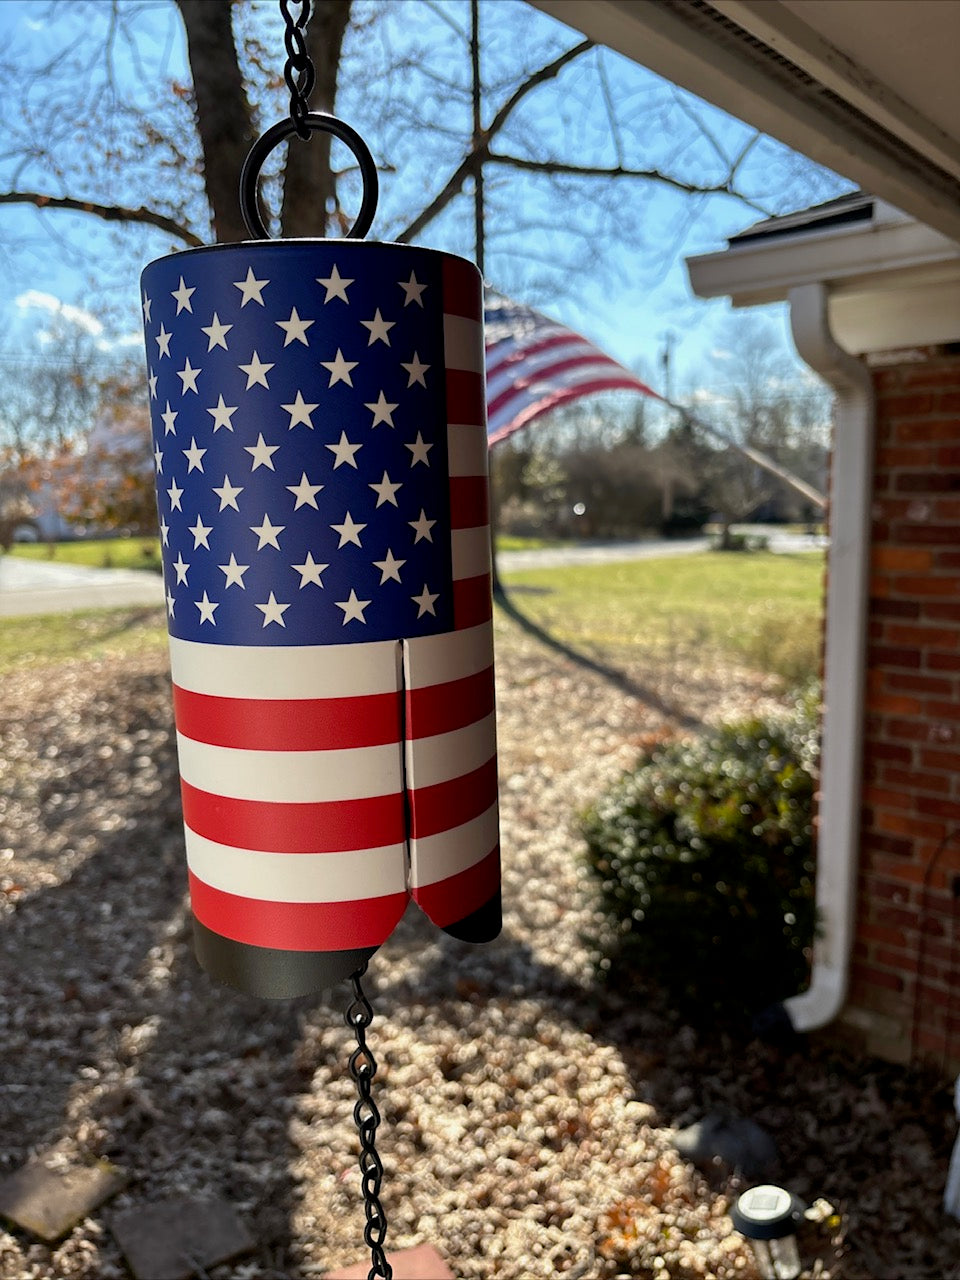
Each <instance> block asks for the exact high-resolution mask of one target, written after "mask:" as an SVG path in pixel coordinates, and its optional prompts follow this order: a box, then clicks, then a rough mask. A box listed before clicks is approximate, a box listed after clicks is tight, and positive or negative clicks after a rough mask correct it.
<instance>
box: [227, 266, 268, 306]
mask: <svg viewBox="0 0 960 1280" xmlns="http://www.w3.org/2000/svg"><path fill="white" fill-rule="evenodd" d="M233 283H234V287H235V288H237V289H239V290H240V292H241V293H242V294H243V298H242V300H241V302H240V309H241V310H242V309H243V308H244V307H245V306H246V305H247V303H248V302H249V301H250V299H251V298H252V299H253V301H254V302H259V303H260V305H261V307H262V306H263V298H262V297H261V296H260V295H261V293H262V292H263V290H264V288H265V287H266V286H267V285H268V284H269V283H270V281H269V280H258V279H257V277H256V276H255V275H254V274H253V267H247V278H246V280H234V282H233Z"/></svg>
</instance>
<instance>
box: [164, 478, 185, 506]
mask: <svg viewBox="0 0 960 1280" xmlns="http://www.w3.org/2000/svg"><path fill="white" fill-rule="evenodd" d="M167 496H168V497H169V499H170V510H171V511H182V510H183V507H181V505H180V499H181V498H182V497H183V490H182V489H179V488H178V487H177V482H176V480H173V481H171V484H170V488H169V489H168V490H167Z"/></svg>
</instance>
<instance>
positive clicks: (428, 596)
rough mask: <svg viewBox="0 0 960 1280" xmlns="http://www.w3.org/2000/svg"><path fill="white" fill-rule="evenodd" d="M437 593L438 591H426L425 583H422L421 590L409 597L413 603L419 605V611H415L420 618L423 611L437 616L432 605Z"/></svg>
mask: <svg viewBox="0 0 960 1280" xmlns="http://www.w3.org/2000/svg"><path fill="white" fill-rule="evenodd" d="M439 594H440V593H439V591H434V592H431V591H428V590H427V584H426V583H424V584H423V590H422V591H421V592H420V594H419V595H418V596H411V597H410V599H411V600H412V601H413V603H414V604H415V605H419V611H418V613H417V617H418V618H422V617H423V615H424V614H425V613H432V614H433V616H434V617H436V616H437V611H436V609H434V607H433V602H434V601H435V600H436V599H437V598H438V596H439Z"/></svg>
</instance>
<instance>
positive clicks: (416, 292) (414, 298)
mask: <svg viewBox="0 0 960 1280" xmlns="http://www.w3.org/2000/svg"><path fill="white" fill-rule="evenodd" d="M397 284H398V285H399V286H400V288H401V289H402V290H403V292H404V295H405V296H404V299H403V305H404V306H405V307H406V306H409V305H410V303H411V302H415V303H416V304H417V306H418V307H422V306H423V291H424V289H425V288H426V287H427V286H426V285H425V284H420V283H419V281H418V280H417V277H416V276H415V275H414V274H413V272H412V271H411V272H410V279H409V280H398V281H397Z"/></svg>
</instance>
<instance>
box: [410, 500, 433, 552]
mask: <svg viewBox="0 0 960 1280" xmlns="http://www.w3.org/2000/svg"><path fill="white" fill-rule="evenodd" d="M436 523H437V522H436V520H428V519H427V513H426V512H425V511H424V509H423V507H421V508H420V515H419V517H418V518H417V519H416V520H408V521H407V524H408V525H409V526H410V528H411V529H413V530H414V531H415V532H416V535H417V536H416V537H415V538H414V540H413V542H414V546H416V544H417V543H418V542H419V541H420V539H421V538H426V540H427V541H428V542H432V541H433V534H432V533H431V532H430V530H431V529H432V528H433V526H434V525H435V524H436Z"/></svg>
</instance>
